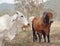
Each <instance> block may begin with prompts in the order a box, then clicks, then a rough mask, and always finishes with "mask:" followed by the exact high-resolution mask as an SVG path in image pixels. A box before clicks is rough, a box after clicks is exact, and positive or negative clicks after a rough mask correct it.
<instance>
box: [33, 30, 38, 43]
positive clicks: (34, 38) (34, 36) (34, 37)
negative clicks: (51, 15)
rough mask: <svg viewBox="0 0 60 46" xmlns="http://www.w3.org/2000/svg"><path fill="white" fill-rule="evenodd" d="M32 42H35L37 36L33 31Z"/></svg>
mask: <svg viewBox="0 0 60 46" xmlns="http://www.w3.org/2000/svg"><path fill="white" fill-rule="evenodd" d="M33 41H34V42H35V41H37V35H36V33H35V31H34V30H33Z"/></svg>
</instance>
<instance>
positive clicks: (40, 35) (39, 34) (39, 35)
mask: <svg viewBox="0 0 60 46" xmlns="http://www.w3.org/2000/svg"><path fill="white" fill-rule="evenodd" d="M37 34H38V38H39V42H41V37H42V34H41V33H37Z"/></svg>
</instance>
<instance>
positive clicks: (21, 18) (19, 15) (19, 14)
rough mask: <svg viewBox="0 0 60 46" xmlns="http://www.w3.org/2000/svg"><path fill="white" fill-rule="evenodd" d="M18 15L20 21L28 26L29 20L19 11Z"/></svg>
mask: <svg viewBox="0 0 60 46" xmlns="http://www.w3.org/2000/svg"><path fill="white" fill-rule="evenodd" d="M16 14H17V16H18V20H20V21H21V23H22V24H23V25H28V20H27V18H25V16H24V15H23V14H22V13H20V12H19V11H17V12H16Z"/></svg>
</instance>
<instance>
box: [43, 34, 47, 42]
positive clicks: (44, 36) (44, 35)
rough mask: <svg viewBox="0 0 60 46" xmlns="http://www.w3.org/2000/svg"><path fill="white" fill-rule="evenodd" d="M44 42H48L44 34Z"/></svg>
mask: <svg viewBox="0 0 60 46" xmlns="http://www.w3.org/2000/svg"><path fill="white" fill-rule="evenodd" d="M43 38H44V42H46V34H43Z"/></svg>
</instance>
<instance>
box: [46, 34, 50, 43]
mask: <svg viewBox="0 0 60 46" xmlns="http://www.w3.org/2000/svg"><path fill="white" fill-rule="evenodd" d="M47 38H48V43H50V36H49V34H48V35H47Z"/></svg>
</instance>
